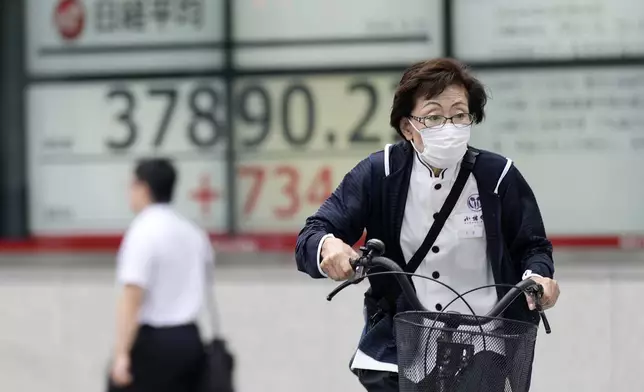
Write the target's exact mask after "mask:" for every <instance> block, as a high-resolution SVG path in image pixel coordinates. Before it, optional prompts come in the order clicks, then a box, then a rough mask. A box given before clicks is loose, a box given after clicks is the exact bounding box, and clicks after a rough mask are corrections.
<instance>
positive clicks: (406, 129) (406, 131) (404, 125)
mask: <svg viewBox="0 0 644 392" xmlns="http://www.w3.org/2000/svg"><path fill="white" fill-rule="evenodd" d="M399 127H400V132H402V134H403V137H404V138H405V139H406V140H407V141H411V140H412V138H413V137H414V134H413V133H412V132H413V130H412V129H411V124H410V123H409V119H408V118H407V117H403V118H401V119H400V124H399Z"/></svg>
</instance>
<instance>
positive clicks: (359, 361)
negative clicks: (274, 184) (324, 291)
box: [318, 155, 531, 372]
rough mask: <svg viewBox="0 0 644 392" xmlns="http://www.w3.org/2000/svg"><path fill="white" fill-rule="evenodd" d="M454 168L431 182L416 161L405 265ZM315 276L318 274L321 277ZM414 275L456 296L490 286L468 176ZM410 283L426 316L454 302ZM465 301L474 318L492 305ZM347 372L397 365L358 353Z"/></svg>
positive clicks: (480, 296)
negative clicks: (420, 276) (437, 281)
mask: <svg viewBox="0 0 644 392" xmlns="http://www.w3.org/2000/svg"><path fill="white" fill-rule="evenodd" d="M459 167H460V163H459V164H458V165H457V166H455V167H453V168H448V169H446V170H444V171H443V172H442V173H441V174H440V175H438V176H436V175H434V173H433V172H432V170H431V169H430V168H429V167H428V166H427V165H426V164H425V163H424V162H422V161H421V160H420V158H419V157H418V155H416V157H415V159H414V162H413V167H412V173H411V177H410V182H409V191H408V194H407V201H406V205H405V213H404V216H403V222H402V226H401V232H400V246H401V248H402V251H403V255H404V257H405V262H409V260H410V259H411V258H412V256H413V254H414V253H415V252H416V250H417V249H418V248H419V247H420V245H421V244H422V242H423V241H424V240H425V237H426V236H427V232H428V231H429V229H430V227H431V226H432V224H433V223H434V214H436V213H438V212H439V211H440V209H441V207H442V206H443V203H444V202H445V199H446V198H447V195H448V194H449V192H450V191H451V189H452V186H453V185H454V182H455V181H456V176H457V174H458V170H459ZM329 237H332V235H331V234H328V235H326V236H324V237H323V238H322V240H321V241H320V244H319V246H318V260H320V250H321V247H322V243H323V242H324V240H326V239H327V238H329ZM385 245H386V244H385ZM318 266H319V264H318ZM320 272H321V273H322V274H324V272H323V271H321V270H320ZM416 273H417V274H419V275H424V276H428V277H432V278H434V279H437V280H440V281H441V282H444V283H446V284H448V285H449V286H451V287H452V288H454V289H455V290H456V291H457V292H459V293H463V292H465V291H468V290H471V289H473V288H475V287H480V286H485V285H489V284H494V277H493V275H492V268H491V266H490V263H489V262H488V259H487V242H486V236H485V227H484V224H483V214H482V210H481V203H480V199H479V194H478V187H477V184H476V180H475V178H474V176H473V175H472V174H470V176H469V178H468V180H467V182H466V184H465V187H464V189H463V191H462V192H461V195H460V197H459V199H458V201H457V203H456V206H455V207H454V210H453V211H452V213H451V214H450V216H449V218H448V219H447V221H446V222H445V225H444V226H443V229H442V230H441V232H440V234H439V235H438V237H437V238H436V241H435V242H434V245H433V246H432V248H431V249H430V251H429V252H428V254H427V255H426V256H425V258H424V259H423V262H422V263H421V264H420V266H419V267H418V270H417V271H416ZM530 275H531V274H530V272H529V271H526V274H525V275H524V278H526V277H528V276H530ZM325 276H326V275H325ZM412 279H413V282H414V286H415V287H416V292H417V295H418V298H419V300H420V301H421V303H422V304H423V305H424V306H425V307H426V308H428V309H429V310H432V311H434V310H436V311H441V310H442V311H444V310H446V309H445V306H447V304H448V303H450V302H451V301H452V300H453V299H454V298H455V297H456V295H455V294H454V293H453V292H451V291H450V290H448V289H447V288H445V287H443V286H442V285H439V284H438V283H435V282H432V281H429V280H426V279H422V278H417V277H414V278H412ZM465 299H466V300H467V302H468V303H469V304H470V306H472V308H473V310H474V312H475V313H476V314H477V315H485V314H486V313H487V312H488V311H489V310H490V309H491V308H492V307H493V306H494V305H495V304H496V302H497V295H496V290H495V289H494V288H489V289H482V290H479V291H476V292H474V293H472V294H469V295H467V296H466V297H465ZM447 310H449V311H457V312H459V313H463V314H471V313H472V312H471V311H470V310H469V308H468V307H467V306H466V305H465V303H464V302H463V301H460V300H457V301H455V302H454V303H452V304H451V305H450V306H449V308H448V309H447ZM351 368H352V369H370V370H378V371H390V372H398V366H397V365H395V364H390V363H387V362H380V361H377V360H375V359H373V358H371V357H369V356H368V355H366V354H365V353H363V352H362V351H360V350H357V352H356V355H355V357H354V359H353V362H352V364H351Z"/></svg>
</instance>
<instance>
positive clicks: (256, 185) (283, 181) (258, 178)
mask: <svg viewBox="0 0 644 392" xmlns="http://www.w3.org/2000/svg"><path fill="white" fill-rule="evenodd" d="M237 170H238V171H237V173H238V175H239V177H240V179H241V178H250V180H251V181H250V187H249V191H248V195H247V196H246V198H245V200H244V205H243V210H242V211H243V215H244V217H247V218H248V217H250V216H251V215H252V214H253V213H254V212H255V211H256V210H257V205H258V204H259V201H260V200H262V201H263V204H264V205H269V206H272V217H274V218H276V219H280V220H285V219H290V218H293V217H295V216H296V215H297V214H299V213H300V212H302V207H303V205H304V206H306V207H309V206H310V207H313V206H314V207H315V208H317V207H319V206H320V205H321V204H322V203H324V201H325V200H326V199H327V197H329V195H330V194H331V192H333V185H334V184H333V180H332V176H331V168H330V167H328V166H324V167H322V168H320V169H319V170H318V171H317V173H315V175H313V176H312V179H311V181H310V182H308V181H304V185H305V186H306V189H304V190H303V189H302V182H303V181H301V178H302V176H301V173H300V171H299V170H298V168H296V167H295V166H291V165H279V166H274V167H266V166H261V165H252V166H246V165H245V166H240V167H239V168H238V169H237ZM275 182H277V183H279V184H280V185H281V188H280V192H279V193H277V194H269V193H266V192H263V191H264V190H265V188H266V185H267V183H269V184H270V183H275ZM271 185H272V184H271ZM302 200H304V201H305V203H303V202H302ZM260 210H262V209H260ZM267 218H269V217H267Z"/></svg>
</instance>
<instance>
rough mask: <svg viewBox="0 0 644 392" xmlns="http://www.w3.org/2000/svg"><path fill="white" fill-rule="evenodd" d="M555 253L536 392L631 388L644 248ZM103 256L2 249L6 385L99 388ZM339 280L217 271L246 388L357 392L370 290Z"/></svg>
mask: <svg viewBox="0 0 644 392" xmlns="http://www.w3.org/2000/svg"><path fill="white" fill-rule="evenodd" d="M238 258H239V257H238ZM255 258H257V256H255V257H248V256H247V257H246V258H245V260H246V261H247V260H252V259H255ZM557 259H558V262H559V266H558V276H557V277H558V279H559V280H560V283H561V286H562V296H561V299H560V302H559V304H558V306H557V307H556V308H555V309H552V310H551V311H550V312H549V318H550V321H551V324H552V328H553V333H552V334H551V335H546V334H545V333H543V330H541V335H540V337H539V343H538V348H537V356H536V360H535V361H536V363H535V374H534V383H533V388H532V391H537V392H540V391H546V392H556V391H581V390H583V391H586V392H605V391H607V390H615V391H621V390H633V386H634V385H639V383H640V377H639V371H640V368H642V366H643V365H644V335H643V334H642V331H644V313H642V310H641V306H639V302H640V298H642V297H643V296H644V255H643V254H641V253H640V254H624V253H619V254H618V253H587V254H582V253H573V254H559V255H558V258H557ZM52 260H54V259H53V258H51V257H49V258H48V260H44V261H52ZM105 260H109V257H105V256H103V257H96V258H95V259H92V260H89V261H92V262H96V263H97V264H98V266H96V267H90V266H88V265H89V263H79V264H71V265H68V266H65V267H57V268H51V267H46V266H45V265H46V264H41V265H40V266H38V265H36V264H34V263H31V262H30V263H29V264H24V265H23V264H21V263H22V262H24V260H23V259H19V258H11V259H8V258H6V257H0V317H1V319H0V382H1V383H2V384H1V385H2V390H6V391H21V392H41V391H48V392H63V391H64V392H93V391H102V390H103V387H102V386H103V380H104V371H105V367H106V364H107V359H108V354H109V347H110V342H111V339H112V337H111V336H112V335H111V334H112V330H113V328H112V325H113V321H112V311H113V299H114V291H113V284H112V279H113V275H112V271H111V270H110V268H109V266H107V265H106V263H105V262H104V261H105ZM241 261H244V260H241ZM237 262H239V260H237ZM83 264H84V266H83ZM332 288H333V284H332V283H331V282H323V281H313V280H311V279H307V278H306V277H305V276H304V275H301V274H299V273H297V272H295V268H294V266H292V265H290V264H286V265H284V264H282V265H281V266H280V265H277V264H275V263H273V262H270V263H268V264H265V265H264V267H259V266H250V265H248V264H245V265H244V266H242V265H239V264H238V266H236V267H231V266H230V265H226V266H222V267H221V268H220V270H219V281H218V286H217V289H216V292H217V294H218V296H219V300H220V304H221V305H220V307H221V312H222V314H223V317H224V329H225V331H226V333H227V335H228V336H229V338H230V340H231V343H232V347H233V349H234V351H235V352H236V354H237V358H238V364H239V367H238V369H239V370H238V373H237V375H238V385H239V391H240V392H261V391H285V392H288V391H302V390H306V391H307V392H327V391H360V390H361V389H360V387H359V384H358V383H357V381H356V380H355V378H354V377H353V375H352V374H351V373H350V372H349V371H348V360H349V358H350V356H351V354H352V350H353V348H354V346H355V344H356V341H357V338H358V335H359V332H360V328H361V316H360V312H361V304H360V301H361V293H362V289H363V288H355V287H353V288H350V289H348V290H347V291H346V292H344V293H342V294H340V296H338V297H337V298H336V299H335V300H334V301H333V302H331V303H328V302H326V300H325V296H326V294H327V293H328V291H330V289H332Z"/></svg>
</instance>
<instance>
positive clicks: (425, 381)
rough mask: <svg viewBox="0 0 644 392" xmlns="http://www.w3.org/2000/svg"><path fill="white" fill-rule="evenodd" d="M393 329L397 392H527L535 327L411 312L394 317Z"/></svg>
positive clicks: (472, 317) (499, 321) (535, 335)
mask: <svg viewBox="0 0 644 392" xmlns="http://www.w3.org/2000/svg"><path fill="white" fill-rule="evenodd" d="M439 320H440V321H439ZM394 330H395V335H396V345H397V350H398V372H399V382H400V391H401V392H428V391H432V392H475V391H476V392H527V391H528V389H529V387H530V376H531V372H532V360H533V358H534V348H535V343H536V338H537V331H538V325H535V324H531V323H527V322H522V321H515V320H507V319H501V318H491V317H485V316H474V315H466V314H459V313H446V312H442V313H439V312H427V311H410V312H402V313H399V314H397V315H396V316H395V317H394Z"/></svg>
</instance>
